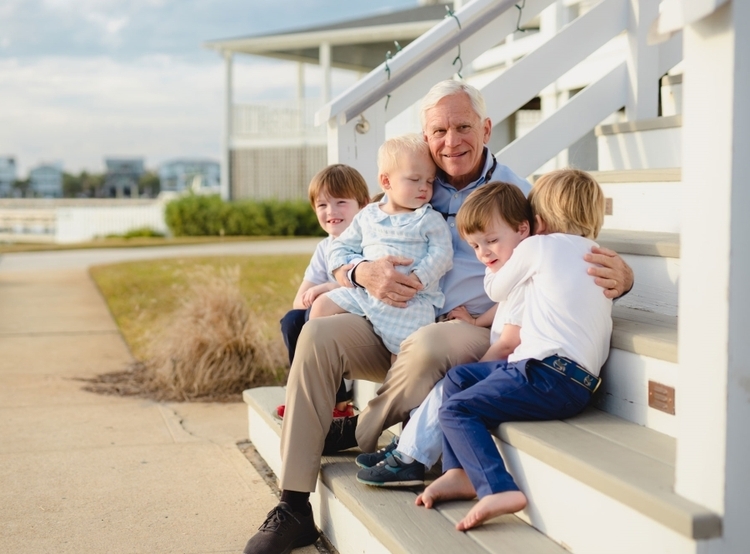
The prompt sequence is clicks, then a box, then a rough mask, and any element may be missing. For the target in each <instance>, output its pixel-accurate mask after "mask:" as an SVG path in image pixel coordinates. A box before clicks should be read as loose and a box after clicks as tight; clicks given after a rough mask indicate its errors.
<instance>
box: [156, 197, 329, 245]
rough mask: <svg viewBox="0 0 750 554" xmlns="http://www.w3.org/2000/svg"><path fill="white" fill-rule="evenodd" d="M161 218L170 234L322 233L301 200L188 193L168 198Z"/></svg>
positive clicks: (308, 207)
mask: <svg viewBox="0 0 750 554" xmlns="http://www.w3.org/2000/svg"><path fill="white" fill-rule="evenodd" d="M165 219H166V223H167V226H168V227H169V230H170V231H171V232H172V235H174V236H176V237H181V236H190V237H196V236H210V235H222V234H223V235H227V236H240V235H241V236H278V235H282V236H324V235H325V232H324V231H323V230H322V229H321V228H320V225H319V224H318V219H317V217H316V216H315V212H313V210H312V208H311V207H310V204H309V203H308V202H307V201H305V200H296V201H279V200H264V201H252V200H238V201H233V202H225V201H224V200H222V199H221V198H220V197H219V196H199V195H195V194H190V195H188V196H183V197H181V198H178V199H176V200H172V201H171V202H170V203H169V204H167V207H166V213H165Z"/></svg>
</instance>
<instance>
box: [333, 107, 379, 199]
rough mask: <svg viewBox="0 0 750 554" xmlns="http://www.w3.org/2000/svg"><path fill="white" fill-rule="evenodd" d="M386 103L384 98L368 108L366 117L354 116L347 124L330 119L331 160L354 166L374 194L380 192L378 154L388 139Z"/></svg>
mask: <svg viewBox="0 0 750 554" xmlns="http://www.w3.org/2000/svg"><path fill="white" fill-rule="evenodd" d="M385 102H386V99H385V98H383V99H382V100H380V101H379V102H378V103H376V104H375V105H373V106H372V107H370V108H368V109H367V110H366V111H365V113H364V114H362V115H363V116H364V119H360V118H355V119H353V120H352V121H350V122H349V123H347V124H346V125H337V122H336V120H335V119H331V120H329V121H328V163H329V164H334V163H342V164H347V165H350V166H352V167H354V168H355V169H356V170H357V171H359V172H360V173H361V174H362V176H363V177H364V178H365V181H367V186H368V187H369V189H370V194H371V195H372V194H375V193H377V192H380V185H379V184H378V163H377V157H378V156H377V153H378V148H380V145H381V144H383V142H384V141H385Z"/></svg>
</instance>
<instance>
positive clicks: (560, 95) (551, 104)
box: [539, 0, 569, 173]
mask: <svg viewBox="0 0 750 554" xmlns="http://www.w3.org/2000/svg"><path fill="white" fill-rule="evenodd" d="M566 15H567V14H566V8H565V5H564V4H563V2H562V0H556V1H555V2H554V3H552V4H550V6H549V7H547V8H545V9H544V10H543V11H542V13H541V14H539V24H540V26H539V31H540V33H543V34H544V35H545V36H547V37H553V36H555V35H556V34H557V33H558V32H560V29H562V28H563V27H564V26H565V24H566V23H567V22H568V21H567V19H568V18H567V17H566ZM539 99H540V100H541V105H542V106H541V107H542V110H541V111H542V119H547V118H548V117H549V116H550V115H552V114H553V113H555V112H556V111H557V110H558V109H560V107H561V106H562V105H563V104H565V102H567V101H568V99H569V91H567V90H562V91H561V90H560V89H559V88H558V86H557V81H555V82H553V83H550V85H549V86H547V87H545V88H544V90H542V92H541V93H540V94H539ZM567 165H568V150H567V149H565V150H563V151H562V152H560V153H559V154H557V156H555V157H554V158H552V159H551V160H549V161H548V162H547V163H545V164H544V165H543V166H542V167H541V168H540V172H542V173H546V172H547V171H552V170H554V169H558V168H561V167H566V166H567Z"/></svg>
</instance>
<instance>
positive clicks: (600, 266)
mask: <svg viewBox="0 0 750 554" xmlns="http://www.w3.org/2000/svg"><path fill="white" fill-rule="evenodd" d="M583 259H584V260H586V261H587V262H589V263H592V264H597V265H595V266H592V267H590V268H588V274H589V275H593V276H594V277H596V279H594V282H595V283H596V284H597V285H599V286H600V287H602V288H603V289H604V296H606V297H607V298H618V297H620V296H622V295H623V294H625V293H626V292H628V291H629V290H630V289H631V288H633V270H632V269H630V266H629V265H628V264H626V263H625V260H623V259H622V258H621V257H620V256H619V254H617V252H615V251H614V250H610V249H609V248H602V247H598V246H594V247H593V248H592V249H591V254H586V255H585V256H584V257H583Z"/></svg>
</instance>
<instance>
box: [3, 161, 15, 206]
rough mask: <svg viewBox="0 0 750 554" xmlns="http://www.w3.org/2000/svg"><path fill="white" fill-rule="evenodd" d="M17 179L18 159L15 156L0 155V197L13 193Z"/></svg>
mask: <svg viewBox="0 0 750 554" xmlns="http://www.w3.org/2000/svg"><path fill="white" fill-rule="evenodd" d="M15 181H16V159H15V158H14V157H13V156H0V198H2V197H8V196H12V195H13V183H14V182H15Z"/></svg>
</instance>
